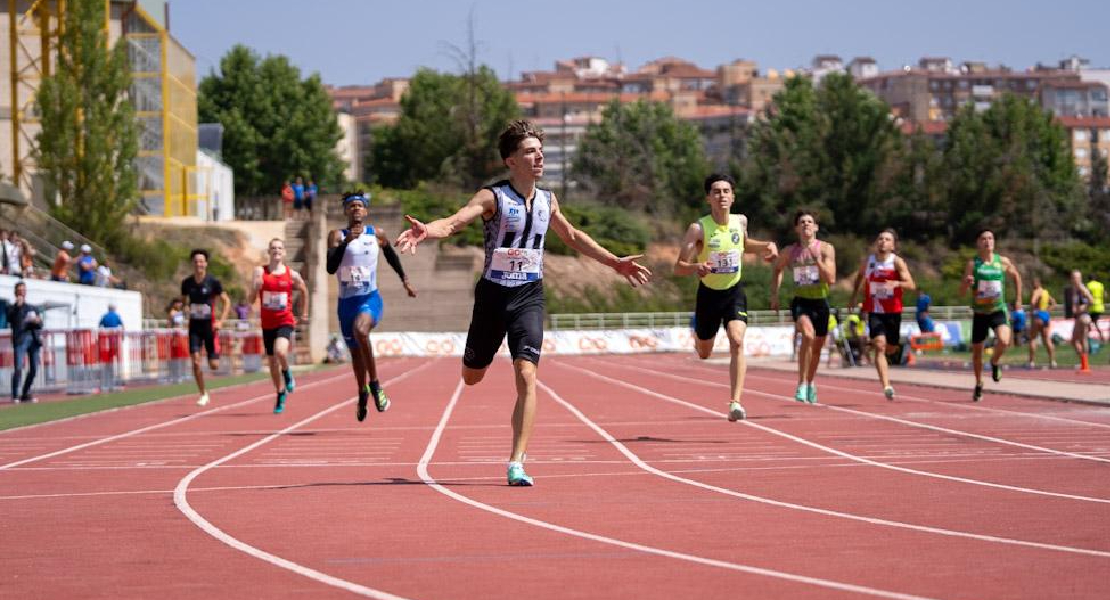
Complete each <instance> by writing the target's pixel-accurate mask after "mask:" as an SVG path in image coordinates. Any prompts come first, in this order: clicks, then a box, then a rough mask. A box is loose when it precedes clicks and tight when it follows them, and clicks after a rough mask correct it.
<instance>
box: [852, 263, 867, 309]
mask: <svg viewBox="0 0 1110 600" xmlns="http://www.w3.org/2000/svg"><path fill="white" fill-rule="evenodd" d="M866 278H867V257H866V256H865V257H863V261H862V262H860V265H859V271H856V277H855V279H854V280H853V281H852V295H851V296H850V297H849V298H848V310H852V309H853V308H855V307H856V298H859V295H860V288H862V287H863V285H864V280H865V279H866Z"/></svg>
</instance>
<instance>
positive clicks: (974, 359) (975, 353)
mask: <svg viewBox="0 0 1110 600" xmlns="http://www.w3.org/2000/svg"><path fill="white" fill-rule="evenodd" d="M971 366H972V368H974V369H975V385H983V342H979V343H978V344H972V345H971Z"/></svg>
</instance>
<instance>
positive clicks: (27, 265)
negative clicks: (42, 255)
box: [19, 240, 41, 279]
mask: <svg viewBox="0 0 1110 600" xmlns="http://www.w3.org/2000/svg"><path fill="white" fill-rule="evenodd" d="M19 243H20V246H22V253H21V256H20V261H21V262H22V265H21V266H22V267H23V278H24V279H41V277H36V276H35V255H36V254H38V252H36V251H35V247H34V246H32V245H31V244H29V243H28V242H27V240H19Z"/></svg>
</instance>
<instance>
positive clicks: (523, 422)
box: [509, 358, 536, 462]
mask: <svg viewBox="0 0 1110 600" xmlns="http://www.w3.org/2000/svg"><path fill="white" fill-rule="evenodd" d="M513 371H514V372H515V374H516V406H515V407H513V453H512V455H511V456H510V457H509V461H511V462H520V461H523V460H524V453H525V452H527V451H528V440H529V439H530V438H531V437H532V424H533V423H534V422H535V419H536V364H535V363H533V362H531V361H528V360H525V359H523V358H518V359H516V360H514V361H513Z"/></svg>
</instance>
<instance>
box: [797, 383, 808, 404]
mask: <svg viewBox="0 0 1110 600" xmlns="http://www.w3.org/2000/svg"><path fill="white" fill-rule="evenodd" d="M808 394H809V386H807V385H806V384H804V383H799V384H798V389H796V390H794V399H795V400H797V401H798V402H805V401H806V397H807V396H808Z"/></svg>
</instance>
